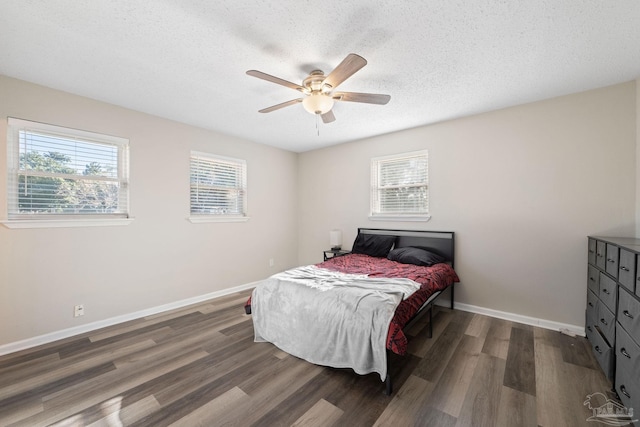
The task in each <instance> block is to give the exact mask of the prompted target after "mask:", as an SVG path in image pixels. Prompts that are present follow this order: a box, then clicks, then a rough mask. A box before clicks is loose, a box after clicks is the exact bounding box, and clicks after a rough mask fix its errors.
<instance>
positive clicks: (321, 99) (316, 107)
mask: <svg viewBox="0 0 640 427" xmlns="http://www.w3.org/2000/svg"><path fill="white" fill-rule="evenodd" d="M302 106H303V107H304V109H305V110H307V111H308V112H309V113H311V114H324V113H326V112H328V111H331V108H333V98H331V97H330V96H328V95H325V94H323V93H319V92H313V93H311V95H309V96H307V97H306V98H304V99H303V100H302Z"/></svg>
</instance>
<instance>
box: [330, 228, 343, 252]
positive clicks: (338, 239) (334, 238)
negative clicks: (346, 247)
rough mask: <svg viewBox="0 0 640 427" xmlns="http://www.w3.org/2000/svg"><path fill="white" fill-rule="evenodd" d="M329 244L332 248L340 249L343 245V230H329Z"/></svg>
mask: <svg viewBox="0 0 640 427" xmlns="http://www.w3.org/2000/svg"><path fill="white" fill-rule="evenodd" d="M329 244H330V245H331V249H340V248H341V247H342V231H340V230H331V231H330V232H329Z"/></svg>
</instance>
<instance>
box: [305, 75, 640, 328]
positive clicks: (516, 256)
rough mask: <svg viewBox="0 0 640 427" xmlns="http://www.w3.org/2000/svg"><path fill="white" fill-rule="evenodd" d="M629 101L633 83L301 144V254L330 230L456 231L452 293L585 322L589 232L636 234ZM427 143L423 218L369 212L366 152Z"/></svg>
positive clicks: (632, 105) (309, 257)
mask: <svg viewBox="0 0 640 427" xmlns="http://www.w3.org/2000/svg"><path fill="white" fill-rule="evenodd" d="M392 102H394V101H392ZM396 102H401V100H397V101H396ZM635 110H636V88H635V83H634V82H631V83H627V84H621V85H616V86H612V87H607V88H603V89H599V90H593V91H589V92H585V93H579V94H575V95H570V96H565V97H560V98H555V99H551V100H546V101H542V102H537V103H533V104H527V105H522V106H518V107H514V108H508V109H504V110H500V111H495V112H491V113H487V114H482V115H477V116H473V117H468V118H464V119H459V120H454V121H449V122H445V123H440V124H437V125H433V126H426V127H420V128H416V129H411V130H406V131H402V132H397V133H393V134H389V135H383V136H379V137H375V138H370V139H366V140H361V141H357V142H352V143H348V144H342V145H338V146H334V147H329V148H326V149H321V150H316V151H311V152H307V153H303V154H301V155H300V159H299V177H300V184H299V191H300V193H299V212H300V229H299V230H300V231H299V244H300V262H301V263H302V264H305V263H312V262H318V261H320V260H321V256H322V250H323V249H327V248H328V246H329V242H328V239H329V237H328V236H329V230H331V229H333V228H339V229H342V230H343V234H344V241H345V244H344V245H343V247H346V248H350V247H351V243H352V242H353V239H354V238H355V234H356V230H357V227H359V226H360V227H362V226H364V227H380V228H402V229H426V230H446V231H455V232H456V270H457V271H458V272H459V275H460V278H461V280H462V283H461V285H460V286H458V288H457V290H456V300H457V301H459V302H462V303H466V304H471V305H475V306H480V307H484V308H490V309H494V310H499V311H504V312H510V313H517V314H520V315H524V316H530V317H535V318H540V319H545V320H549V321H555V322H560V323H566V324H570V325H583V324H584V307H585V301H586V283H587V282H586V280H587V279H586V271H587V251H586V248H587V235H589V234H594V235H633V234H634V233H635V218H636V213H635V206H636V204H635V194H636V185H635V168H636V160H635V138H636V136H635V135H636V125H635V114H636V113H635ZM425 148H426V149H428V150H429V180H430V210H431V213H432V219H431V221H429V222H427V223H408V222H378V221H370V220H368V210H369V180H370V178H369V176H370V174H369V165H370V159H371V157H375V156H381V155H387V154H393V153H402V152H407V151H414V150H420V149H425Z"/></svg>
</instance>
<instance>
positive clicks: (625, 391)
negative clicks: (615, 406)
mask: <svg viewBox="0 0 640 427" xmlns="http://www.w3.org/2000/svg"><path fill="white" fill-rule="evenodd" d="M615 384H616V392H617V393H618V396H620V401H621V402H622V404H623V405H624V406H625V407H626V408H627V409H629V410H631V409H634V413H637V412H636V411H637V408H640V386H639V384H640V383H639V382H638V377H637V376H633V375H631V373H630V372H628V371H626V370H625V369H621V368H616V381H615ZM633 418H634V419H636V418H637V416H634V417H633ZM625 425H626V424H625ZM635 425H637V423H636V424H635Z"/></svg>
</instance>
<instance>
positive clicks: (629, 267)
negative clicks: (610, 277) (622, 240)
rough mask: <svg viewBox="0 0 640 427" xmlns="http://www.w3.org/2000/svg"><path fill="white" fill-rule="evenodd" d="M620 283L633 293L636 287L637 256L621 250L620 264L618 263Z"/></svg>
mask: <svg viewBox="0 0 640 427" xmlns="http://www.w3.org/2000/svg"><path fill="white" fill-rule="evenodd" d="M618 282H620V284H621V285H622V286H624V287H625V288H627V289H629V290H630V291H631V292H633V291H635V285H636V254H635V253H634V252H629V251H627V250H625V249H620V262H619V263H618Z"/></svg>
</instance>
